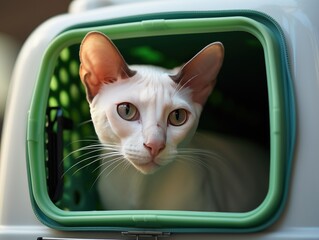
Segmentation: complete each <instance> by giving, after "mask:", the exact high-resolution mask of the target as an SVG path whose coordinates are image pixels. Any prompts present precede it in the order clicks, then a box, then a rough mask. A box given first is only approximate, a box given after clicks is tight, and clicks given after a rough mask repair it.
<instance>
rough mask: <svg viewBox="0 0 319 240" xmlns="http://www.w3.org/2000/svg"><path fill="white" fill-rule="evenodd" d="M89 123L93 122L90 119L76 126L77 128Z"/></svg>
mask: <svg viewBox="0 0 319 240" xmlns="http://www.w3.org/2000/svg"><path fill="white" fill-rule="evenodd" d="M91 122H93V121H92V119H89V120H86V121H83V122H81V123H79V124H78V127H82V126H83V125H85V124H88V123H91Z"/></svg>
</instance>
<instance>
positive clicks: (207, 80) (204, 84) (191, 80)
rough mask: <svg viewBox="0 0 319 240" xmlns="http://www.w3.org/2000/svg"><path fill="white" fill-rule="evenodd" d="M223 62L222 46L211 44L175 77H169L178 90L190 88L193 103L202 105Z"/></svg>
mask: <svg viewBox="0 0 319 240" xmlns="http://www.w3.org/2000/svg"><path fill="white" fill-rule="evenodd" d="M223 60H224V46H223V44H222V43H220V42H215V43H211V44H209V45H208V46H206V47H205V48H204V49H202V50H201V51H200V52H199V53H197V54H196V55H195V56H194V57H193V58H192V59H191V60H190V61H188V62H187V63H186V64H185V65H184V66H183V67H182V68H181V70H180V71H179V72H178V73H177V74H176V75H174V76H170V77H171V78H172V79H173V81H174V82H176V83H177V84H178V86H179V87H180V88H187V87H188V88H190V89H191V90H192V97H193V101H194V102H197V103H199V104H201V105H204V104H205V102H206V100H207V98H208V97H209V95H210V93H211V92H212V90H213V88H214V86H215V84H216V78H217V75H218V73H219V70H220V68H221V66H222V64H223Z"/></svg>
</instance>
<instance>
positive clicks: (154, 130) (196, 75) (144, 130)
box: [80, 32, 224, 174]
mask: <svg viewBox="0 0 319 240" xmlns="http://www.w3.org/2000/svg"><path fill="white" fill-rule="evenodd" d="M223 58H224V48H223V45H222V44H221V43H218V42H217V43H212V44H210V45H208V46H206V47H205V48H204V49H202V50H201V51H200V52H199V53H198V54H197V55H195V56H194V57H193V58H192V59H191V60H190V61H188V62H187V63H186V64H185V65H183V66H182V67H180V68H179V70H178V72H177V73H175V74H172V73H170V72H169V71H167V70H165V69H162V68H159V67H154V66H144V65H143V66H142V65H140V66H134V65H133V66H128V65H127V64H126V62H125V60H124V59H123V57H122V55H121V54H120V53H119V51H118V49H117V48H116V47H115V45H114V44H113V43H112V41H111V40H110V39H109V38H108V37H106V36H105V35H103V34H101V33H99V32H91V33H89V34H88V35H87V36H86V37H85V38H84V39H83V41H82V44H81V48H80V60H81V66H80V77H81V80H82V83H83V84H84V86H85V88H86V93H87V99H88V102H89V104H90V110H91V117H92V121H93V124H94V127H95V131H96V133H97V135H98V137H99V139H100V141H101V142H102V143H105V144H116V145H117V146H118V147H117V148H118V151H119V152H120V154H121V155H122V156H124V158H125V159H126V160H127V161H129V162H130V163H131V164H132V165H133V166H134V167H135V168H136V169H137V170H139V171H140V172H142V173H145V174H149V173H152V172H154V171H155V170H157V169H158V168H159V167H161V166H164V165H166V164H168V163H169V162H171V161H173V160H174V158H175V156H176V155H177V153H178V148H179V147H181V146H183V145H184V144H185V143H187V142H188V141H189V140H190V139H191V138H192V136H193V134H194V132H195V131H196V128H197V125H198V121H199V117H200V113H201V111H202V107H203V105H204V104H205V102H206V100H207V98H208V96H209V95H210V93H211V91H212V90H213V88H214V86H215V84H216V77H217V75H218V72H219V70H220V68H221V65H222V62H223Z"/></svg>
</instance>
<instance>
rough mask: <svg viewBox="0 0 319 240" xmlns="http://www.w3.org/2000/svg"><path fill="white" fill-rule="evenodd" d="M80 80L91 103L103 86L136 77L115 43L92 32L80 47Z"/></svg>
mask: <svg viewBox="0 0 319 240" xmlns="http://www.w3.org/2000/svg"><path fill="white" fill-rule="evenodd" d="M80 62H81V65H80V70H79V74H80V78H81V81H82V83H83V84H84V86H85V88H86V94H87V99H88V101H89V102H91V101H92V100H93V98H94V97H95V96H96V95H97V94H98V93H99V90H100V88H101V87H102V86H103V84H109V83H113V82H115V81H117V80H120V79H127V78H130V77H132V76H134V74H135V71H132V70H131V69H130V68H129V67H128V65H127V64H126V62H125V60H124V58H123V57H122V55H121V53H120V52H119V51H118V49H117V48H116V47H115V45H114V44H113V42H112V41H111V40H110V39H109V38H108V37H107V36H105V35H104V34H102V33H100V32H90V33H88V34H87V35H86V36H85V37H84V39H83V40H82V43H81V47H80Z"/></svg>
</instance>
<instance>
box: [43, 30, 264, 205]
mask: <svg viewBox="0 0 319 240" xmlns="http://www.w3.org/2000/svg"><path fill="white" fill-rule="evenodd" d="M214 41H220V42H222V43H223V44H224V47H225V59H224V64H223V67H222V69H221V72H220V74H219V77H218V83H217V85H216V87H215V90H214V91H213V93H212V94H211V96H210V98H209V100H208V102H207V103H206V106H205V108H204V111H203V113H202V117H201V121H200V125H199V129H202V130H205V131H213V132H216V133H222V134H225V135H229V136H235V137H239V138H243V139H245V140H249V141H252V142H255V143H258V144H259V145H260V146H262V147H263V148H264V149H265V150H266V151H268V152H269V151H270V149H269V148H270V146H269V145H270V135H269V109H268V90H267V77H266V69H265V60H264V50H263V47H262V45H261V44H260V42H259V41H258V40H257V39H256V38H255V37H254V36H252V35H250V34H249V33H244V32H228V33H200V34H187V35H170V36H156V37H143V38H132V39H122V40H114V43H115V44H116V46H117V47H118V48H119V50H120V52H121V53H122V55H123V56H124V58H125V59H126V61H127V62H128V63H129V64H152V65H159V66H163V67H165V68H174V67H176V66H179V65H181V64H183V63H185V62H186V61H188V60H189V59H190V58H191V57H193V56H194V54H196V53H197V52H198V51H199V50H201V49H202V48H203V47H205V46H206V45H207V44H209V43H211V42H214ZM78 55H79V44H76V45H72V46H69V47H68V48H65V49H63V50H62V51H61V53H60V55H59V58H58V59H57V62H56V67H55V70H54V73H53V75H52V78H51V84H50V95H49V99H48V107H47V124H46V139H47V140H46V143H45V144H46V149H47V151H46V152H47V159H46V161H47V163H46V166H47V185H48V192H49V193H48V194H49V196H50V198H51V200H52V201H53V202H54V203H55V204H56V205H57V206H58V207H59V208H61V209H64V210H69V211H78V210H83V211H86V210H99V209H100V204H99V200H98V194H97V191H96V189H95V186H96V184H95V180H96V178H97V175H98V167H99V164H98V161H94V160H96V155H97V154H96V152H95V153H90V152H91V151H92V149H90V147H89V146H90V144H94V141H96V140H97V137H96V135H95V132H94V129H93V125H92V122H91V121H90V113H89V107H88V103H87V101H86V96H85V92H84V88H83V86H82V84H81V81H80V79H79V75H78V67H79V58H78ZM84 159H86V160H88V159H90V160H92V164H89V165H87V161H84Z"/></svg>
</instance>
